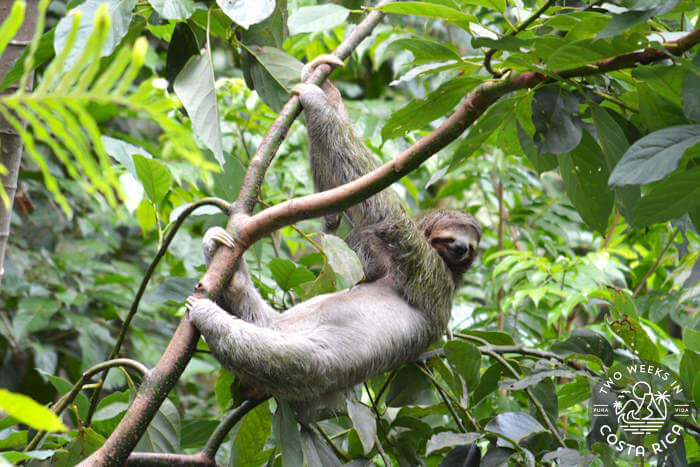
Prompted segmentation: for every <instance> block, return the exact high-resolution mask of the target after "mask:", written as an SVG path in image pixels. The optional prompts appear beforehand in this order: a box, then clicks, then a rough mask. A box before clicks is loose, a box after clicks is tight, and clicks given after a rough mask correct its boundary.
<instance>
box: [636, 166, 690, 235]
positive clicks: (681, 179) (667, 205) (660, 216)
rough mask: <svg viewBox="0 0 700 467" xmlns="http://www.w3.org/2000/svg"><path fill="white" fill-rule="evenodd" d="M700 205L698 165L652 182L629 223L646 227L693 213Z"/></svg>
mask: <svg viewBox="0 0 700 467" xmlns="http://www.w3.org/2000/svg"><path fill="white" fill-rule="evenodd" d="M699 206H700V167H693V168H692V169H690V170H685V171H683V172H680V173H677V174H674V175H671V176H670V177H667V178H665V179H664V180H662V181H660V182H658V183H657V184H656V185H654V188H653V189H652V190H651V192H650V193H649V194H647V195H646V196H644V197H643V198H642V199H641V200H640V201H639V203H637V206H636V207H635V209H634V213H633V217H632V219H631V220H632V223H633V224H634V225H635V226H639V227H641V226H645V225H649V224H655V223H657V222H665V221H668V220H671V219H675V218H677V217H681V216H682V215H683V214H685V213H687V212H693V211H694V210H695V209H697V208H698V207H699Z"/></svg>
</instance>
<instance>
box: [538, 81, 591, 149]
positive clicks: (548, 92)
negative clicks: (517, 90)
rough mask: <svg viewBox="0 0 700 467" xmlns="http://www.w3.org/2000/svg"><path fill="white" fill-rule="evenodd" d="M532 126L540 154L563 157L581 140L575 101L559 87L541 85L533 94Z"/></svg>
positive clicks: (576, 102)
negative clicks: (562, 155)
mask: <svg viewBox="0 0 700 467" xmlns="http://www.w3.org/2000/svg"><path fill="white" fill-rule="evenodd" d="M532 123H533V124H534V125H535V137H534V139H535V144H536V145H537V149H538V150H539V151H540V152H541V153H545V154H564V153H566V152H569V151H571V150H573V149H574V148H575V147H576V146H578V144H579V142H580V141H581V132H582V130H581V121H580V120H579V118H578V100H577V99H576V98H575V97H574V96H573V95H572V94H571V93H570V92H568V91H567V90H565V89H564V88H563V87H561V86H556V85H550V86H544V87H541V88H539V89H538V90H537V91H535V97H534V99H533V100H532Z"/></svg>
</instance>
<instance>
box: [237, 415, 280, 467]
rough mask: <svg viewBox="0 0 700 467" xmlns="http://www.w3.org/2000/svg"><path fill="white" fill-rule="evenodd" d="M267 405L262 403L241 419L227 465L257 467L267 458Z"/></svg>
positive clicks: (270, 428) (268, 430)
mask: <svg viewBox="0 0 700 467" xmlns="http://www.w3.org/2000/svg"><path fill="white" fill-rule="evenodd" d="M268 405H269V403H268V402H263V403H262V404H260V405H259V406H257V407H256V408H254V409H253V410H251V411H250V412H248V413H247V414H246V415H245V417H243V420H242V421H241V425H240V428H239V429H238V431H236V437H235V439H234V440H233V449H232V450H231V459H230V462H229V465H236V466H241V467H249V466H250V467H257V466H259V465H261V464H263V463H264V462H265V461H266V460H267V458H268V457H269V454H267V453H266V452H265V443H266V442H267V440H268V438H269V437H270V433H271V432H272V417H271V416H270V409H269V407H268Z"/></svg>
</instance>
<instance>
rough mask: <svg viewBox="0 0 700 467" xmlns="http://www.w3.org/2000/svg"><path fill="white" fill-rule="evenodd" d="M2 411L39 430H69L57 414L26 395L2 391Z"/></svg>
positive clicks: (0, 403) (0, 407)
mask: <svg viewBox="0 0 700 467" xmlns="http://www.w3.org/2000/svg"><path fill="white" fill-rule="evenodd" d="M0 410H2V411H3V412H5V413H6V414H7V415H10V416H12V417H15V418H16V419H17V420H19V421H20V422H22V423H25V424H27V425H29V426H31V427H32V428H36V429H37V430H46V431H67V430H68V428H66V426H65V425H64V424H63V422H61V419H60V418H58V417H57V416H56V414H55V413H53V412H52V411H51V410H49V409H47V408H46V407H44V406H43V405H41V404H39V403H38V402H36V401H34V400H33V399H32V398H31V397H27V396H25V395H24V394H16V393H14V392H10V391H8V390H6V389H0Z"/></svg>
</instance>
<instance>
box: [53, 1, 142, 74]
mask: <svg viewBox="0 0 700 467" xmlns="http://www.w3.org/2000/svg"><path fill="white" fill-rule="evenodd" d="M102 5H107V14H108V15H109V18H110V19H111V22H110V23H109V34H108V35H107V40H106V41H105V43H104V44H103V45H102V49H101V51H100V54H99V55H100V56H101V57H106V56H108V55H110V54H111V53H112V52H114V50H115V49H116V48H117V45H119V43H120V42H121V40H122V39H123V38H124V36H125V35H126V33H127V32H128V31H129V24H130V23H131V18H132V10H133V9H134V6H136V0H87V1H86V2H85V3H82V4H80V5H79V6H77V7H76V8H74V9H72V10H71V11H70V12H69V14H67V15H66V16H64V17H63V18H61V20H60V21H59V22H58V24H57V25H56V32H55V34H54V50H55V51H56V54H57V55H58V54H59V53H60V52H61V51H62V50H63V49H64V47H65V46H66V39H67V37H68V35H69V34H70V31H71V28H72V22H73V16H74V15H76V14H80V26H79V28H78V35H77V37H76V39H75V43H74V45H73V48H72V49H71V50H70V52H69V53H68V56H67V57H66V61H65V63H64V68H63V69H64V70H67V69H69V68H70V67H72V66H73V65H74V64H75V63H76V62H77V61H78V59H79V58H80V56H81V55H82V54H83V51H84V50H86V49H87V48H89V47H91V46H92V43H91V42H90V41H89V40H88V39H90V37H91V35H92V33H93V30H94V28H95V15H96V14H97V11H98V10H99V9H100V7H101V6H102Z"/></svg>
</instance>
